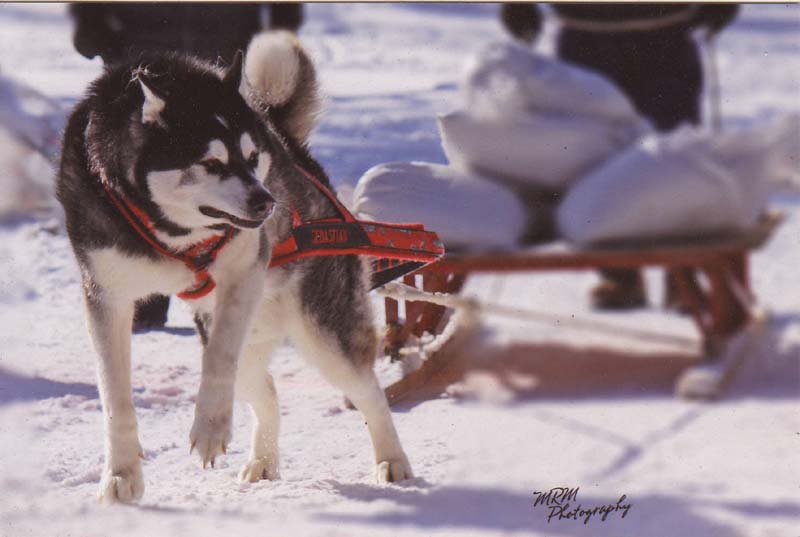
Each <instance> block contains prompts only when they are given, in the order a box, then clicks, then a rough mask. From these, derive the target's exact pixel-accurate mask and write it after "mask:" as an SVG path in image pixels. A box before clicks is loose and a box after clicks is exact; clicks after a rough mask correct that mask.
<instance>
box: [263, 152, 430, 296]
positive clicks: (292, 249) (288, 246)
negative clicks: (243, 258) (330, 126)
mask: <svg viewBox="0 0 800 537" xmlns="http://www.w3.org/2000/svg"><path fill="white" fill-rule="evenodd" d="M295 167H296V168H297V169H298V170H299V171H300V172H301V173H302V174H303V175H304V176H305V177H306V179H308V180H309V181H311V183H312V184H313V185H314V186H315V187H316V188H317V190H319V191H320V192H321V193H322V194H323V195H325V197H327V198H328V199H329V200H330V202H331V203H332V204H333V206H334V208H335V209H336V211H337V212H338V213H339V217H336V218H323V219H318V220H311V221H309V222H303V220H302V217H301V216H300V214H299V213H298V212H297V209H296V208H295V207H292V234H291V235H289V237H287V238H286V239H284V240H283V241H281V242H280V243H278V244H277V245H275V247H274V248H273V250H272V260H271V262H270V265H269V266H270V267H278V266H281V265H284V264H286V263H290V262H292V261H297V260H299V259H303V258H306V257H320V256H323V257H324V256H333V255H347V254H353V255H366V256H370V257H373V258H376V259H374V260H373V262H372V268H373V272H372V289H375V288H376V287H380V286H381V285H383V284H385V283H387V282H389V281H392V280H394V279H397V278H399V277H400V276H403V275H405V274H409V273H411V272H414V271H416V270H419V269H420V268H422V267H424V266H425V265H427V264H429V263H432V262H434V261H436V260H438V259H439V258H440V257H442V256H443V255H444V246H443V245H442V243H441V241H440V240H439V237H438V236H437V235H436V233H434V232H432V231H426V230H425V227H424V226H423V225H422V224H416V223H415V224H389V223H386V222H373V221H365V220H358V219H356V217H355V216H353V215H352V213H350V211H348V210H347V208H346V207H345V206H344V205H342V203H341V202H340V201H339V200H338V199H337V198H336V196H335V195H334V194H333V193H332V192H331V191H330V190H329V189H328V188H327V187H326V186H325V185H323V184H322V182H320V181H319V179H317V178H316V177H314V175H312V174H311V173H309V172H308V171H307V170H306V169H304V168H303V167H302V166H300V165H298V164H295Z"/></svg>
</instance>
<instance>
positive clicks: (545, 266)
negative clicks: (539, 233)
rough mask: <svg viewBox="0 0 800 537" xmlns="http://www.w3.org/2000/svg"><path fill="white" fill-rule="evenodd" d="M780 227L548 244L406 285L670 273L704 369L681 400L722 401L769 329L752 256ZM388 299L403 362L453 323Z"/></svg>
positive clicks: (470, 256)
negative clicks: (474, 278)
mask: <svg viewBox="0 0 800 537" xmlns="http://www.w3.org/2000/svg"><path fill="white" fill-rule="evenodd" d="M782 220H783V216H782V215H781V214H780V213H768V214H766V215H764V216H763V217H762V218H761V220H760V221H759V222H758V224H757V225H756V226H755V227H754V228H753V229H751V230H750V231H748V232H746V233H740V234H736V235H725V236H716V237H707V238H703V239H691V240H669V241H658V242H653V241H650V242H640V243H630V242H628V243H624V244H620V243H617V244H608V245H603V246H597V247H592V248H586V249H576V248H575V247H572V246H568V245H566V244H563V243H549V244H545V245H541V246H534V247H531V248H527V249H523V250H520V251H515V252H503V253H482V254H478V253H448V254H447V255H445V257H444V258H442V259H441V260H440V261H438V262H436V263H433V264H431V265H428V266H427V267H425V268H424V269H422V270H421V271H419V272H417V273H416V274H415V275H411V276H406V277H404V283H405V284H406V285H409V286H412V287H415V288H416V289H419V290H422V291H425V292H427V293H447V294H457V293H458V292H459V291H460V290H461V289H462V287H463V286H464V283H465V282H466V280H467V277H468V276H469V275H470V274H478V273H492V274H498V273H511V272H527V271H554V270H559V271H560V270H597V269H606V268H642V267H652V266H657V267H663V268H665V269H670V270H671V272H672V274H674V276H673V278H674V281H675V283H676V284H677V288H678V291H679V293H680V295H681V298H682V299H683V302H684V303H685V304H686V305H687V307H688V308H689V310H690V313H691V315H692V318H693V319H694V323H695V325H696V326H697V328H698V330H699V332H700V335H701V337H702V338H703V348H704V350H705V352H704V360H703V363H702V364H699V365H697V366H694V367H690V368H688V369H687V370H686V371H684V372H683V374H682V375H681V377H680V378H679V379H678V381H677V382H676V393H677V395H679V396H681V397H686V398H698V399H713V398H716V397H719V395H720V394H721V392H722V390H723V389H724V388H725V386H726V385H727V383H729V382H730V380H731V378H732V376H733V374H734V373H735V370H736V368H737V367H738V365H739V364H740V363H741V361H742V360H743V359H744V357H745V356H746V354H747V352H748V349H749V347H750V342H751V341H752V339H753V338H754V337H756V336H757V334H758V333H759V330H760V328H761V327H763V325H764V324H765V323H766V320H765V317H764V315H763V314H759V313H758V312H757V310H756V308H755V299H754V296H753V294H752V291H751V288H750V276H749V269H748V264H749V263H748V261H749V259H748V258H749V255H750V253H751V252H752V251H753V250H755V249H757V248H759V247H761V246H762V245H764V244H765V243H766V242H767V240H768V239H769V238H770V236H771V235H772V233H773V231H774V230H775V228H776V227H777V226H778V225H779V224H780V222H781V221H782ZM414 298H415V299H414V300H410V299H400V300H401V301H402V302H403V305H404V308H403V310H404V312H405V315H404V318H402V319H401V317H400V307H399V305H400V304H399V302H398V300H397V299H395V298H389V297H387V298H385V304H384V305H385V310H386V324H387V326H386V341H385V343H386V346H385V350H386V353H387V354H388V355H390V356H392V357H393V358H398V357H399V356H400V353H401V349H402V348H404V347H405V346H406V344H407V342H409V341H410V340H411V339H412V336H415V337H417V338H420V337H422V336H423V335H424V334H425V333H428V334H432V335H439V334H442V333H443V331H445V329H446V327H447V323H448V319H449V318H450V314H451V313H452V311H450V310H449V309H448V308H446V307H444V306H441V305H437V304H432V303H430V302H426V301H424V300H421V299H419V297H414ZM463 342H464V338H459V337H455V338H453V340H452V341H448V342H446V343H444V345H443V346H442V347H441V348H439V349H437V350H436V351H435V352H433V353H431V354H430V355H429V356H428V357H427V359H426V360H425V362H423V364H422V366H421V367H420V368H419V369H417V370H416V371H414V372H412V373H410V374H409V375H407V376H406V377H404V378H403V379H401V380H399V381H398V382H395V383H394V384H391V385H390V386H388V387H387V388H386V396H387V399H388V400H389V403H390V404H393V403H396V402H398V401H400V400H402V399H403V398H405V397H407V396H408V395H409V394H410V393H412V392H414V391H415V390H417V389H418V388H421V387H422V386H423V385H424V384H425V383H426V382H427V381H428V380H429V379H430V378H431V377H432V376H434V375H435V374H436V373H437V372H438V371H440V370H441V369H443V368H444V367H446V365H447V361H448V357H453V356H454V355H457V354H458V347H459V346H460V345H462V344H463Z"/></svg>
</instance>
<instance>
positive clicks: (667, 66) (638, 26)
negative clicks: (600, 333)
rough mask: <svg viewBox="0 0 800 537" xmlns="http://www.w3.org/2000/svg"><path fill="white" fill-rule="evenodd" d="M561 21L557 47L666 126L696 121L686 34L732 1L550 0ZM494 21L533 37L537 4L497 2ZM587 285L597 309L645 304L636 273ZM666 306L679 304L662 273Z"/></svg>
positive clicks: (694, 64)
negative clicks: (612, 0) (557, 0)
mask: <svg viewBox="0 0 800 537" xmlns="http://www.w3.org/2000/svg"><path fill="white" fill-rule="evenodd" d="M550 9H551V11H552V13H553V14H554V15H555V17H556V19H557V20H558V22H559V23H560V31H559V34H558V37H557V46H556V50H557V54H558V57H559V58H560V59H562V60H565V61H567V62H570V63H572V64H575V65H579V66H582V67H585V68H587V69H591V70H594V71H597V72H599V73H600V74H602V75H604V76H605V77H607V78H608V79H610V80H611V81H613V82H614V83H616V85H617V86H618V87H619V88H620V89H621V90H622V91H623V92H624V93H625V94H626V95H627V96H628V98H629V99H630V100H631V102H632V103H633V105H634V107H635V108H636V110H637V111H638V112H639V113H640V114H642V115H643V116H645V117H646V118H647V119H649V120H650V121H651V122H652V123H653V125H654V126H655V128H656V129H657V130H659V131H662V132H665V131H669V130H672V129H674V128H676V127H678V126H679V125H681V124H682V123H690V124H694V125H697V124H699V123H700V121H701V99H702V90H703V69H702V62H701V59H700V50H699V46H698V43H697V41H696V40H695V38H694V36H693V34H694V33H695V31H697V30H701V31H702V30H705V32H706V37H707V38H709V39H710V38H711V37H713V36H715V35H716V34H717V33H719V32H720V31H721V30H722V29H723V28H725V27H726V26H727V25H728V24H730V23H731V21H733V19H734V18H735V17H736V14H737V12H738V9H739V6H738V5H736V4H644V3H643V4H635V3H627V4H553V5H552V6H551V7H550ZM500 20H501V22H502V24H503V26H504V27H505V28H506V30H507V31H508V32H509V33H510V34H511V35H513V36H514V37H515V38H517V39H518V40H520V41H522V42H524V43H526V44H529V45H530V44H533V43H534V42H535V40H536V38H537V37H538V35H539V32H540V30H541V27H542V13H541V10H540V8H539V7H538V6H537V5H536V4H530V3H513V4H511V3H509V4H503V5H502V6H501V10H500ZM601 276H602V281H601V282H600V284H599V285H598V286H597V287H595V288H594V290H593V291H592V303H593V305H594V306H595V307H596V308H598V309H632V308H638V307H643V306H645V305H646V303H647V296H646V294H645V288H644V281H643V278H642V274H641V272H640V271H638V270H634V269H614V270H603V271H601ZM666 284H667V285H666V289H667V293H666V295H667V296H666V302H667V306H680V304H679V301H678V299H677V296H676V292H675V286H674V284H673V282H672V279H671V278H670V277H669V275H667V282H666Z"/></svg>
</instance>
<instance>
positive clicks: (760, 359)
mask: <svg viewBox="0 0 800 537" xmlns="http://www.w3.org/2000/svg"><path fill="white" fill-rule="evenodd" d="M798 329H800V313H782V314H777V315H775V316H774V317H773V318H772V320H771V321H770V324H769V326H768V328H767V330H765V333H764V335H763V336H762V337H761V338H760V339H759V341H758V342H757V343H756V344H755V345H754V346H753V349H752V350H751V352H750V356H749V357H748V359H747V360H745V362H744V364H743V365H742V367H741V368H740V370H739V371H738V373H737V374H736V377H735V380H734V382H733V383H732V385H731V386H730V388H729V390H728V393H727V395H726V397H728V398H731V399H744V398H749V397H758V398H760V399H783V398H789V399H791V398H795V399H797V398H800V341H798V340H797V337H794V338H790V337H787V336H788V335H789V334H790V331H792V330H794V331H797V330H798Z"/></svg>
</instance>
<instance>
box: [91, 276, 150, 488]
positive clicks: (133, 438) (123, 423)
mask: <svg viewBox="0 0 800 537" xmlns="http://www.w3.org/2000/svg"><path fill="white" fill-rule="evenodd" d="M85 289H86V309H87V314H88V315H87V318H88V321H89V331H90V333H91V335H92V340H93V343H94V347H95V350H96V351H97V354H98V357H99V360H98V367H97V377H98V387H99V391H100V399H101V401H102V406H103V425H104V428H105V432H106V440H105V443H106V460H105V468H104V470H103V474H102V479H101V482H100V499H101V500H103V501H106V502H109V503H112V502H117V501H120V502H130V501H133V500H136V499H139V498H141V497H142V494H143V493H144V478H143V477H142V463H141V457H142V448H141V445H140V444H139V435H138V431H137V424H136V412H135V410H134V406H133V395H132V391H131V324H132V323H133V300H130V301H126V300H122V299H115V298H114V297H113V295H112V294H111V293H108V292H106V291H105V290H103V289H102V288H100V287H99V286H95V285H93V284H86V285H85Z"/></svg>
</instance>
